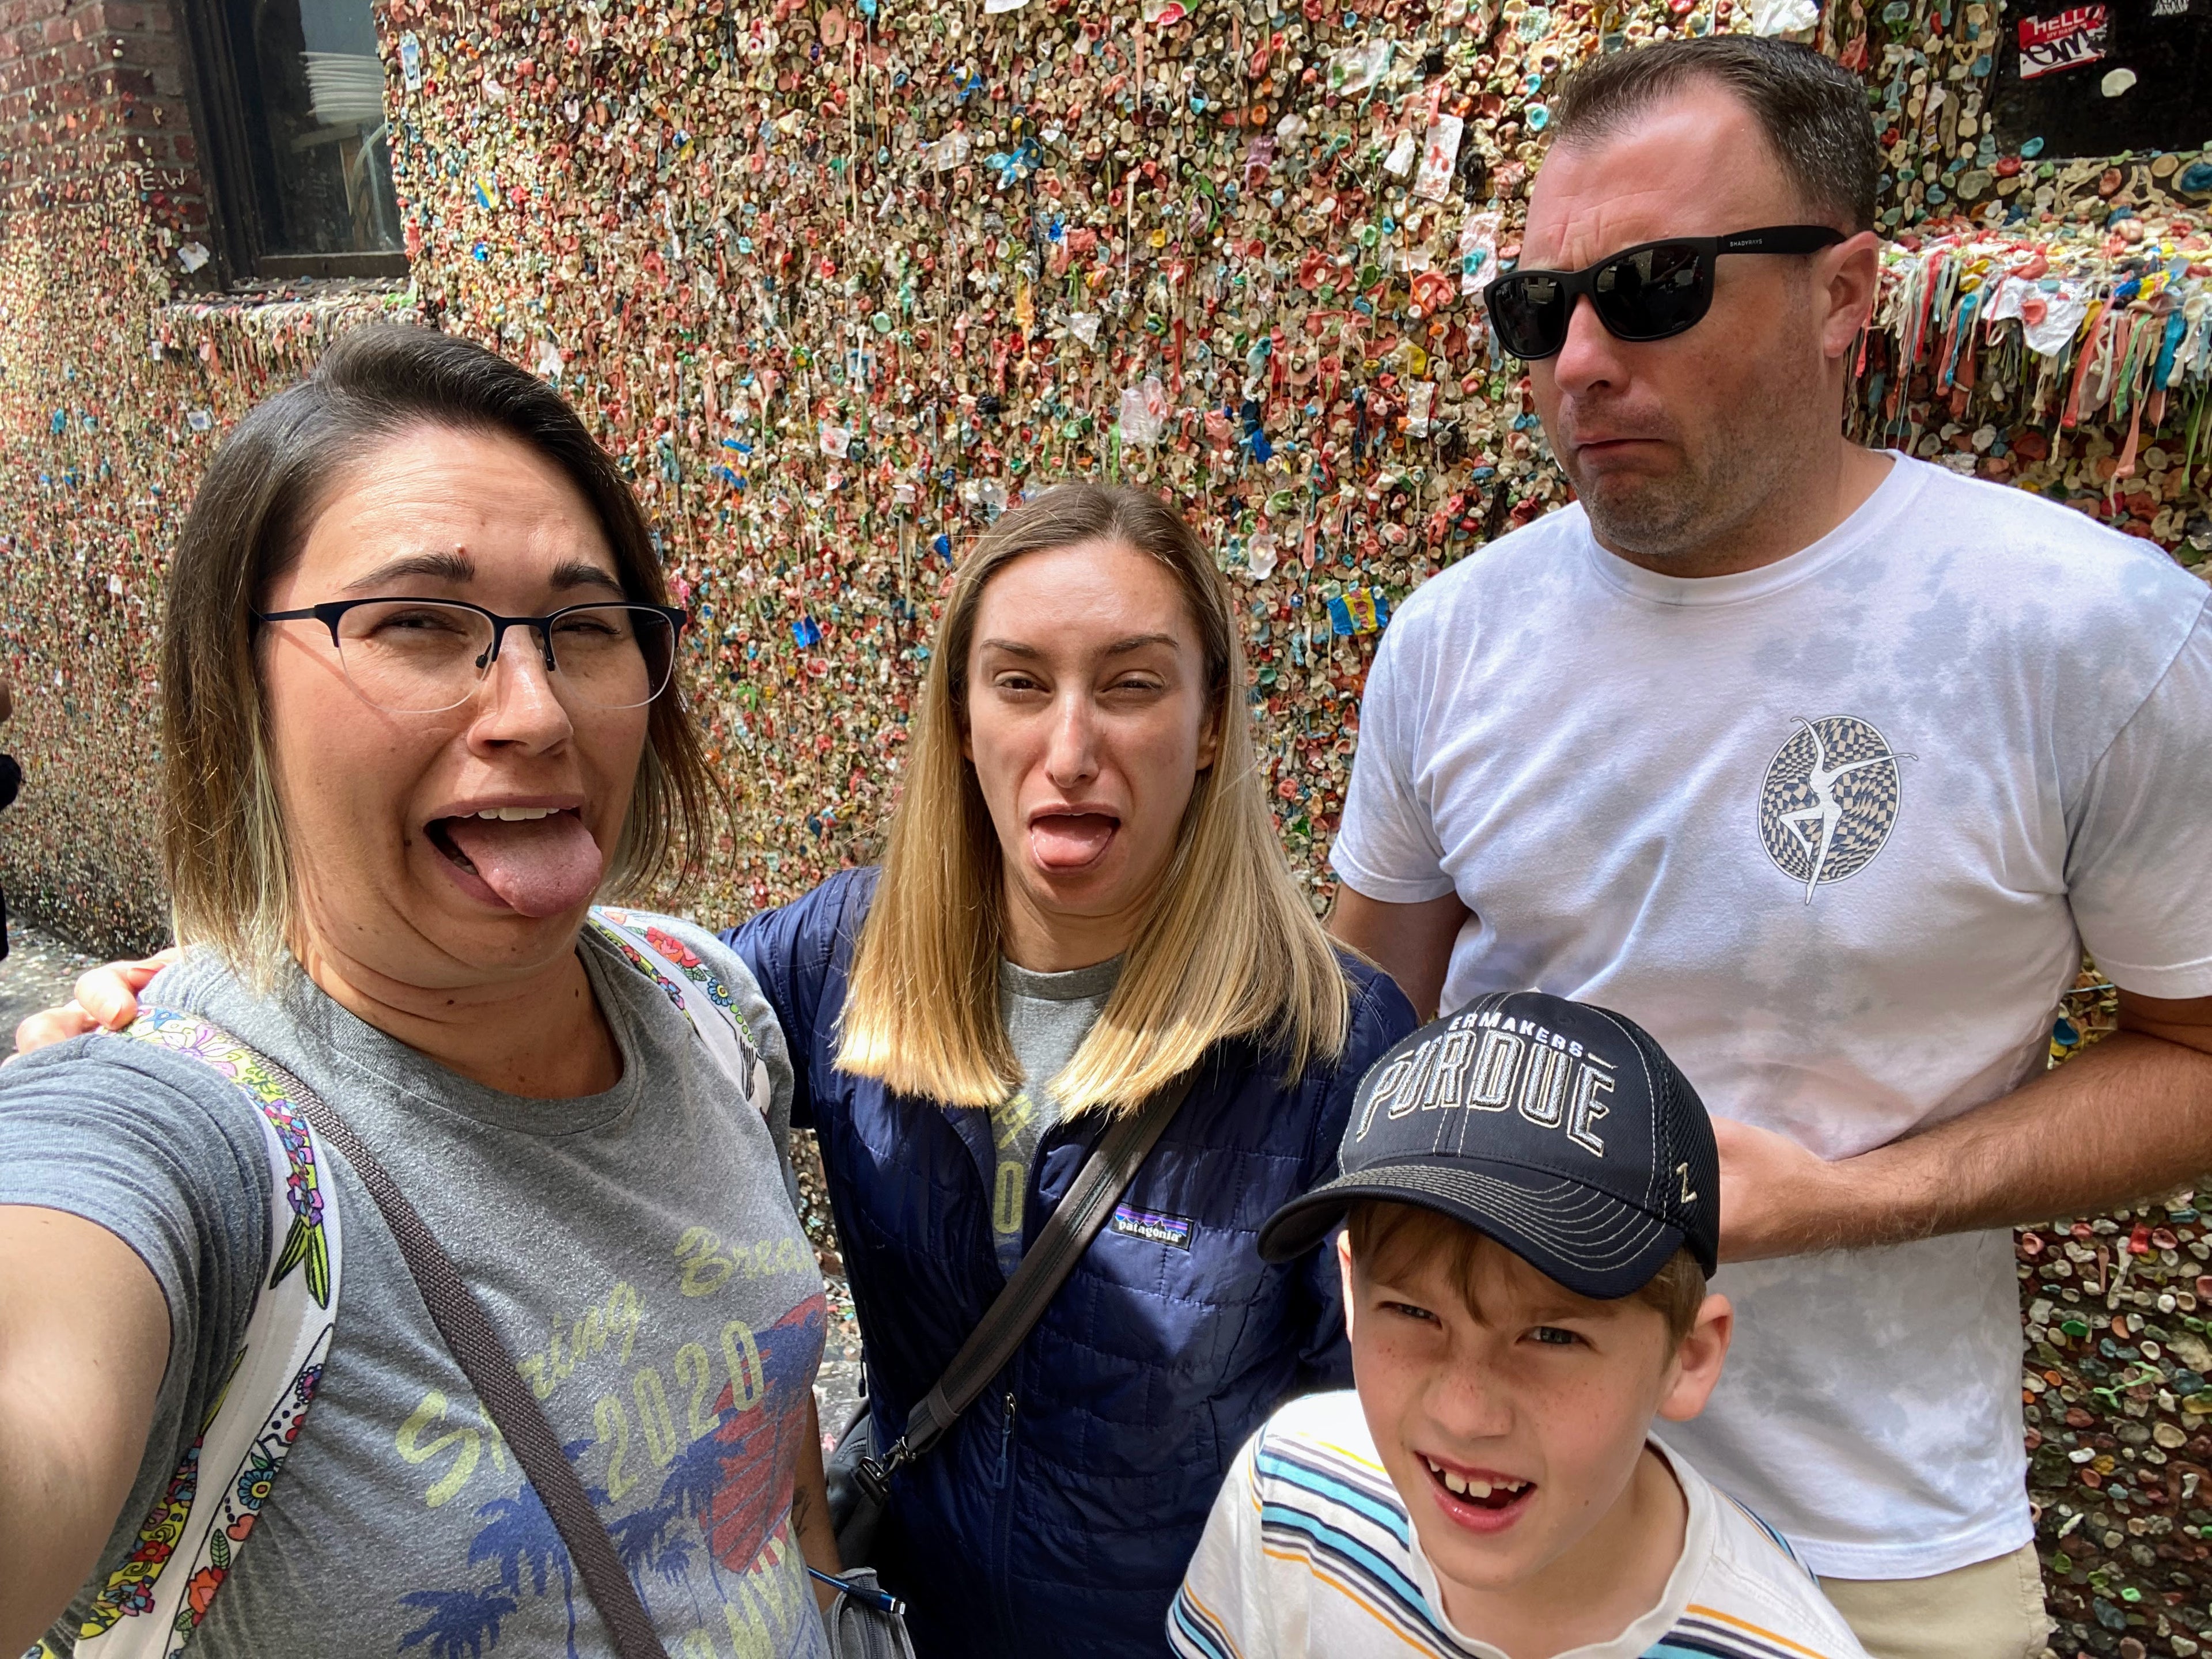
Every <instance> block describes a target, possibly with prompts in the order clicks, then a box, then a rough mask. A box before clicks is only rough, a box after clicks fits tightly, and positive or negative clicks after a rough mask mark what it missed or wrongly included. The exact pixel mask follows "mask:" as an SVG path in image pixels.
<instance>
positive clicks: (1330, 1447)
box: [1168, 1389, 1866, 1659]
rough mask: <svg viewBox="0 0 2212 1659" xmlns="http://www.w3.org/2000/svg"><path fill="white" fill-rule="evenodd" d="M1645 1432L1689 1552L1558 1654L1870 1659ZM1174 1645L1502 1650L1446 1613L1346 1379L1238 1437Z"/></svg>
mask: <svg viewBox="0 0 2212 1659" xmlns="http://www.w3.org/2000/svg"><path fill="white" fill-rule="evenodd" d="M1651 1446H1652V1449H1654V1450H1655V1451H1656V1452H1657V1453H1658V1454H1659V1455H1661V1456H1662V1457H1663V1458H1665V1459H1666V1460H1667V1464H1668V1468H1672V1469H1673V1470H1674V1479H1675V1480H1676V1482H1677V1483H1678V1484H1679V1485H1680V1486H1681V1488H1682V1496H1683V1497H1684V1498H1686V1500H1687V1501H1688V1504H1689V1510H1690V1513H1689V1522H1688V1525H1687V1526H1686V1528H1684V1532H1683V1538H1682V1559H1680V1561H1678V1562H1676V1563H1675V1564H1674V1571H1673V1572H1672V1573H1671V1574H1669V1575H1668V1579H1667V1588H1666V1590H1665V1592H1664V1593H1663V1594H1662V1595H1661V1596H1660V1598H1659V1601H1658V1605H1656V1607H1652V1608H1651V1609H1650V1611H1649V1612H1648V1613H1644V1614H1643V1616H1641V1617H1640V1618H1638V1620H1636V1621H1635V1622H1634V1623H1632V1624H1631V1625H1630V1626H1628V1628H1627V1629H1626V1630H1624V1631H1622V1632H1620V1634H1619V1635H1618V1636H1616V1637H1614V1638H1613V1639H1612V1640H1611V1641H1607V1642H1595V1643H1590V1644H1585V1645H1584V1646H1582V1647H1578V1648H1576V1649H1573V1650H1571V1651H1570V1652H1567V1653H1564V1654H1561V1655H1560V1656H1559V1659H1643V1656H1644V1655H1646V1654H1652V1653H1665V1654H1691V1653H1698V1654H1711V1655H1714V1656H1717V1659H1777V1656H1779V1655H1783V1654H1788V1655H1790V1656H1793V1659H1866V1650H1864V1649H1863V1648H1862V1647H1860V1645H1859V1644H1858V1642H1857V1639H1855V1638H1853V1637H1852V1635H1851V1632H1850V1626H1847V1625H1846V1624H1844V1619H1843V1615H1842V1614H1841V1613H1838V1612H1837V1611H1836V1610H1835V1608H1833V1607H1830V1606H1829V1605H1828V1602H1827V1599H1826V1597H1825V1596H1823V1595H1821V1594H1820V1585H1819V1584H1818V1583H1815V1582H1814V1578H1813V1576H1812V1574H1811V1573H1809V1572H1808V1571H1806V1570H1805V1568H1804V1567H1803V1566H1802V1565H1799V1563H1798V1561H1797V1559H1796V1557H1795V1556H1794V1555H1792V1554H1791V1553H1790V1546H1789V1545H1788V1544H1786V1543H1784V1541H1783V1540H1782V1538H1781V1536H1780V1535H1779V1534H1777V1533H1776V1532H1775V1531H1774V1530H1773V1529H1772V1528H1770V1527H1768V1526H1767V1525H1766V1524H1765V1522H1762V1521H1760V1520H1759V1517H1758V1516H1755V1515H1753V1513H1752V1512H1751V1511H1750V1510H1747V1509H1746V1508H1744V1507H1743V1505H1742V1504H1739V1503H1737V1502H1735V1499H1733V1498H1729V1497H1728V1496H1727V1495H1726V1494H1725V1493H1723V1492H1717V1491H1716V1490H1715V1489H1714V1488H1713V1487H1712V1486H1711V1485H1710V1484H1709V1483H1708V1482H1707V1481H1706V1480H1705V1478H1704V1477H1703V1476H1701V1475H1700V1474H1699V1473H1698V1472H1697V1471H1696V1470H1695V1469H1693V1468H1691V1467H1690V1466H1689V1463H1688V1462H1686V1460H1685V1459H1683V1458H1682V1457H1681V1456H1680V1455H1678V1454H1676V1453H1674V1452H1670V1451H1668V1449H1667V1448H1666V1447H1664V1446H1662V1445H1661V1444H1660V1443H1658V1442H1657V1441H1656V1440H1654V1441H1653V1442H1651ZM1168 1644H1169V1645H1170V1647H1171V1648H1173V1649H1174V1650H1175V1651H1176V1653H1178V1654H1181V1655H1182V1656H1184V1659H1307V1656H1311V1659H1359V1656H1361V1655H1363V1654H1374V1655H1376V1656H1377V1659H1381V1656H1385V1655H1387V1656H1389V1659H1406V1656H1407V1655H1408V1654H1409V1653H1411V1654H1431V1655H1435V1656H1437V1659H1504V1656H1503V1655H1501V1654H1500V1653H1499V1651H1498V1649H1496V1648H1494V1647H1492V1646H1491V1645H1489V1644H1487V1643H1486V1642H1484V1641H1482V1640H1481V1639H1480V1636H1479V1635H1469V1634H1468V1632H1464V1631H1462V1630H1459V1629H1457V1628H1455V1626H1453V1624H1452V1622H1451V1620H1449V1619H1448V1618H1447V1617H1445V1615H1444V1601H1443V1595H1442V1593H1441V1592H1440V1591H1439V1590H1438V1589H1437V1574H1436V1569H1435V1568H1434V1567H1432V1566H1431V1565H1429V1558H1428V1557H1427V1556H1426V1555H1425V1553H1422V1550H1421V1541H1420V1535H1419V1534H1418V1533H1416V1532H1415V1531H1414V1530H1413V1523H1412V1522H1411V1521H1409V1520H1408V1519H1407V1515H1406V1506H1405V1504H1404V1503H1403V1502H1402V1501H1401V1499H1400V1498H1399V1497H1398V1492H1397V1488H1396V1487H1395V1486H1392V1485H1391V1484H1390V1477H1389V1474H1387V1473H1385V1471H1384V1470H1383V1463H1382V1460H1381V1459H1379V1458H1377V1457H1376V1455H1375V1442H1374V1440H1373V1438H1372V1437H1370V1435H1369V1433H1368V1431H1367V1419H1366V1417H1365V1415H1364V1413H1362V1412H1361V1411H1360V1409H1359V1396H1358V1394H1356V1393H1354V1392H1353V1391H1352V1390H1351V1389H1344V1390H1342V1391H1341V1392H1340V1393H1335V1394H1316V1395H1307V1396H1306V1397H1305V1398H1304V1399H1303V1400H1298V1401H1292V1402H1291V1404H1290V1405H1287V1406H1285V1407H1283V1408H1282V1410H1280V1411H1279V1412H1277V1413H1275V1414H1274V1416H1273V1417H1272V1418H1270V1419H1267V1425H1266V1426H1265V1427H1263V1428H1261V1431H1259V1432H1258V1433H1257V1434H1255V1435H1254V1436H1253V1437H1251V1439H1249V1440H1248V1441H1247V1442H1245V1443H1244V1449H1243V1452H1241V1453H1240V1454H1238V1455H1237V1463H1236V1466H1235V1467H1234V1468H1231V1470H1230V1472H1229V1479H1228V1480H1227V1481H1226V1482H1225V1484H1224V1485H1223V1486H1222V1488H1221V1495H1220V1496H1219V1497H1218V1498H1216V1499H1214V1503H1213V1513H1212V1515H1210V1516H1207V1517H1206V1535H1205V1536H1204V1537H1203V1538H1201V1539H1200V1540H1199V1544H1198V1553H1196V1554H1194V1556H1192V1557H1191V1561H1190V1570H1189V1571H1188V1572H1187V1573H1186V1574H1185V1575H1184V1577H1183V1581H1182V1589H1181V1590H1180V1591H1179V1592H1177V1594H1176V1599H1175V1602H1174V1605H1173V1606H1172V1607H1170V1608H1169V1609H1168ZM1662 1644H1667V1645H1664V1646H1662Z"/></svg>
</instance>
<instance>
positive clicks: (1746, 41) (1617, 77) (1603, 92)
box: [1551, 34, 1881, 232]
mask: <svg viewBox="0 0 2212 1659" xmlns="http://www.w3.org/2000/svg"><path fill="white" fill-rule="evenodd" d="M1699 81H1711V82H1717V83H1718V84H1719V85H1721V86H1722V87H1723V88H1726V89H1727V90H1728V91H1729V92H1730V93H1733V94H1735V96H1736V97H1737V98H1738V99H1740V100H1742V102H1743V104H1744V106H1745V107H1746V108H1747V109H1749V110H1750V111H1751V112H1752V114H1753V117H1754V118H1757V120H1758V122H1759V128H1760V130H1761V131H1764V132H1765V135H1766V142H1767V143H1768V145H1769V146H1770V147H1771V149H1772V150H1773V151H1774V155H1775V159H1776V160H1777V161H1780V162H1781V164H1782V170H1783V172H1784V173H1785V174H1787V175H1788V177H1789V179H1790V183H1791V184H1792V185H1796V188H1797V190H1798V191H1799V193H1800V194H1801V195H1802V196H1803V197H1804V198H1805V203H1806V205H1807V207H1808V208H1809V209H1810V210H1812V212H1813V215H1814V219H1815V220H1816V221H1817V222H1822V223H1832V224H1834V225H1835V226H1836V228H1838V229H1839V230H1844V231H1847V232H1857V231H1862V230H1871V229H1873V228H1874V216H1875V180H1876V179H1878V178H1879V177H1880V175H1881V157H1880V155H1879V154H1878V152H1877V151H1876V149H1875V138H1874V117H1873V114H1872V113H1871V112H1870V111H1869V109H1868V107H1867V95H1866V87H1865V84H1864V83H1863V82H1861V81H1860V80H1859V78H1858V77H1857V76H1855V75H1853V74H1852V73H1851V72H1850V70H1847V69H1845V68H1844V67H1843V66H1842V65H1841V64H1838V63H1835V62H1833V61H1832V60H1831V59H1829V58H1823V57H1822V56H1821V55H1820V53H1819V52H1814V50H1813V49H1812V48H1811V47H1810V46H1796V45H1793V44H1792V43H1790V41H1787V40H1765V39H1763V38H1761V37H1760V36H1759V35H1755V34H1715V35H1708V36H1706V37H1705V39H1704V40H1662V41H1660V42H1658V43H1657V44H1656V45H1654V46H1641V47H1637V48H1634V49H1632V50H1630V51H1626V52H1607V53H1606V54H1605V55H1603V56H1602V57H1598V58H1591V59H1590V60H1589V62H1587V63H1585V64H1583V65H1582V66H1581V67H1580V68H1579V69H1577V70H1575V71H1574V72H1573V73H1572V74H1571V75H1570V76H1568V77H1567V79H1566V81H1565V83H1564V84H1563V85H1562V87H1561V88H1560V90H1559V96H1558V97H1557V98H1556V99H1555V100H1553V104H1552V121H1551V134H1552V143H1554V144H1588V143H1594V142H1595V141H1596V140H1599V139H1601V138H1609V137H1613V135H1615V134H1616V133H1619V132H1621V131H1626V129H1627V128H1628V127H1630V126H1631V125H1633V124H1634V122H1635V119H1636V118H1637V117H1638V116H1639V115H1641V114H1643V113H1644V112H1645V111H1647V110H1648V109H1650V107H1651V106H1653V105H1654V104H1656V103H1657V102H1659V101H1660V100H1662V99H1663V98H1667V97H1670V96H1672V95H1673V94H1675V93H1678V92H1680V91H1683V90H1684V89H1685V88H1688V87H1690V86H1692V85H1694V84H1695V83H1696V82H1699ZM1742 228H1744V229H1746V230H1749V229H1752V228H1754V227H1752V226H1749V225H1746V226H1744V227H1742Z"/></svg>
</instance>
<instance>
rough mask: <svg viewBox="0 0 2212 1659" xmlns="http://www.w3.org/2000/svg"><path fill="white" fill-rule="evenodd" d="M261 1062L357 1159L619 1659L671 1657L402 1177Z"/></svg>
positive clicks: (330, 1112) (277, 1069)
mask: <svg viewBox="0 0 2212 1659" xmlns="http://www.w3.org/2000/svg"><path fill="white" fill-rule="evenodd" d="M262 1059H263V1063H264V1064H265V1065H267V1066H268V1067H269V1070H270V1073H271V1074H273V1075H274V1076H275V1077H276V1079H278V1080H279V1081H280V1082H282V1083H283V1084H284V1085H285V1086H286V1088H287V1090H288V1091H289V1093H290V1095H291V1097H292V1099H293V1100H294V1101H295V1103H297V1104H298V1105H299V1107H300V1109H301V1111H303V1112H305V1113H306V1114H307V1121H308V1122H310V1123H312V1124H313V1125H314V1126H315V1129H316V1131H317V1133H319V1134H320V1135H321V1136H322V1137H323V1139H325V1140H327V1141H329V1142H330V1144H331V1146H335V1147H336V1148H337V1150H338V1151H339V1152H341V1153H342V1154H343V1155H344V1158H345V1161H346V1162H347V1163H349V1164H352V1165H353V1169H354V1173H355V1174H356V1175H357V1176H360V1177H361V1182H362V1185H363V1186H364V1187H366V1188H368V1193H369V1196H370V1197H371V1198H374V1200H376V1207H377V1209H378V1211H379V1212H380V1213H381V1214H382V1215H383V1217H384V1225H386V1226H387V1227H389V1228H390V1229H391V1230H392V1237H394V1238H395V1239H397V1240H398V1243H399V1253H400V1255H403V1256H404V1257H405V1258H406V1261H407V1271H408V1273H410V1274H411V1275H413V1277H414V1279H415V1288H416V1290H418V1291H421V1292H422V1301H423V1304H424V1305H425V1306H427V1307H428V1309H429V1310H430V1318H431V1321H432V1322H434V1323H435V1325H436V1326H437V1328H438V1334H439V1335H440V1336H441V1337H443V1338H445V1340H446V1346H447V1348H449V1349H451V1350H452V1351H453V1358H454V1359H455V1360H457V1361H459V1364H460V1367H461V1371H462V1374H463V1375H464V1376H466V1377H467V1378H468V1379H469V1386H470V1387H471V1388H472V1389H475V1390H476V1393H477V1400H478V1401H480V1402H481V1403H482V1404H483V1408H484V1410H485V1411H486V1412H488V1413H489V1414H490V1416H491V1420H492V1423H493V1425H494V1426H495V1427H496V1428H497V1429H498V1430H499V1431H500V1434H501V1437H503V1438H504V1439H505V1440H506V1441H507V1449H508V1450H510V1451H512V1452H513V1454H514V1460H515V1462H518V1463H520V1464H521V1465H522V1472H523V1474H525V1475H526V1476H527V1477H528V1478H529V1480H530V1484H531V1486H532V1487H534V1488H535V1489H536V1490H537V1492H538V1499H539V1501H540V1502H542V1503H543V1504H544V1505H545V1512H546V1513H547V1514H548V1515H549V1516H551V1517H552V1519H553V1525H554V1528H555V1529H556V1531H557V1532H559V1533H560V1534H561V1541H562V1543H563V1544H564V1545H566V1546H567V1547H568V1559H570V1560H571V1561H573V1562H574V1563H575V1565H576V1575H577V1577H580V1578H581V1579H582V1580H583V1581H584V1589H585V1593H586V1594H587V1595H590V1597H591V1598H592V1606H593V1607H596V1608H598V1609H599V1618H600V1620H602V1621H603V1622H604V1623H605V1626H606V1627H607V1632H608V1634H609V1636H611V1638H613V1641H614V1647H615V1652H616V1653H617V1655H618V1656H620V1659H668V1650H666V1649H665V1648H664V1647H662V1646H661V1644H660V1638H659V1634H658V1633H657V1632H655V1631H654V1630H653V1620H652V1617H651V1615H649V1614H648V1613H647V1612H646V1610H645V1604H644V1603H643V1602H642V1601H639V1600H638V1595H637V1586H636V1585H635V1584H633V1583H630V1577H629V1572H628V1571H626V1570H625V1569H624V1568H623V1564H622V1558H621V1557H620V1556H619V1555H617V1553H615V1541H614V1540H613V1539H612V1538H611V1536H609V1535H608V1533H607V1523H606V1522H605V1520H603V1519H602V1518H601V1517H600V1516H599V1510H597V1509H595V1508H594V1507H592V1500H591V1498H589V1497H588V1496H587V1495H586V1493H585V1491H584V1483H583V1482H582V1481H581V1480H578V1479H577V1478H576V1471H575V1470H574V1469H573V1468H570V1467H569V1464H568V1458H567V1456H566V1455H563V1453H562V1450H561V1440H560V1437H559V1436H557V1435H556V1434H555V1433H554V1432H553V1425H551V1424H550V1423H548V1422H547V1421H546V1420H545V1413H544V1412H543V1411H542V1410H540V1409H539V1407H538V1401H537V1399H536V1397H535V1396H533V1395H532V1394H531V1392H530V1389H529V1388H528V1386H527V1385H526V1383H524V1382H523V1380H522V1376H521V1373H520V1372H519V1371H517V1370H515V1367H514V1356H513V1354H511V1353H509V1352H507V1345H506V1344H505V1343H503V1342H501V1340H499V1334H498V1333H497V1332H496V1331H495V1330H494V1329H493V1328H492V1324H491V1320H490V1318H489V1316H487V1315H486V1314H485V1312H484V1310H483V1304H482V1303H481V1302H479V1301H477V1297H476V1292H475V1291H471V1290H470V1289H469V1287H468V1282H467V1281H466V1280H465V1279H463V1278H462V1277H461V1275H460V1272H459V1269H458V1268H456V1267H454V1266H453V1259H452V1258H451V1257H450V1256H448V1255H447V1254H446V1252H445V1249H444V1248H443V1247H442V1246H441V1245H440V1244H439V1243H438V1240H437V1238H436V1237H435V1235H434V1234H433V1233H432V1232H431V1231H430V1229H429V1227H428V1225H427V1224H425V1223H424V1221H423V1219H422V1217H421V1216H420V1215H418V1214H416V1210H415V1206H413V1205H412V1204H410V1203H409V1202H408V1201H407V1195H406V1194H404V1193H403V1192H401V1191H400V1190H399V1186H398V1182H395V1181H393V1180H392V1176H390V1175H389V1174H388V1173H387V1172H386V1170H385V1167H384V1165H383V1164H380V1163H379V1162H377V1158H376V1154H375V1153H374V1152H370V1151H369V1150H368V1147H367V1146H364V1145H363V1144H362V1139H361V1137H360V1136H358V1135H356V1133H354V1132H353V1127H352V1126H351V1125H350V1124H349V1123H348V1122H347V1121H345V1119H343V1117H341V1116H339V1115H338V1114H337V1109H335V1108H334V1107H332V1106H331V1103H329V1102H328V1101H326V1100H325V1099H323V1097H321V1096H319V1095H318V1094H317V1093H316V1092H315V1091H313V1090H312V1089H310V1088H308V1087H307V1085H305V1084H303V1083H301V1081H300V1079H298V1078H296V1077H295V1076H293V1075H292V1073H289V1072H288V1071H286V1070H285V1069H284V1068H283V1066H278V1065H276V1063H275V1062H274V1061H272V1060H269V1058H268V1057H267V1056H266V1055H265V1054H264V1056H263V1057H262Z"/></svg>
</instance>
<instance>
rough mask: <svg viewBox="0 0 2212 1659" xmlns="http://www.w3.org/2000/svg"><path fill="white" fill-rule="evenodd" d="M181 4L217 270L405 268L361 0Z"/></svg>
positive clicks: (365, 3)
mask: <svg viewBox="0 0 2212 1659" xmlns="http://www.w3.org/2000/svg"><path fill="white" fill-rule="evenodd" d="M191 11H192V21H193V30H192V33H193V36H194V40H193V57H194V60H195V67H196V69H197V75H198V81H199V91H200V104H201V113H202V115H203V117H204V124H205V126H206V129H207V131H206V137H207V141H208V145H207V148H208V152H209V156H208V159H209V161H210V173H212V174H213V177H212V179H210V183H211V185H213V187H214V191H215V195H216V209H217V213H216V218H217V221H218V225H217V232H218V235H219V236H220V238H221V240H222V242H223V244H224V246H223V248H222V252H223V255H224V257H225V258H226V260H227V262H228V266H229V272H230V274H231V275H232V276H386V275H389V276H400V275H404V274H405V271H406V269H407V264H406V258H405V256H404V253H403V252H402V247H403V243H402V240H401V234H400V224H399V205H398V199H397V197H395V196H394V195H393V192H392V150H391V144H390V142H389V135H388V133H387V131H386V124H385V112H384V69H383V65H382V64H381V63H380V61H379V60H378V58H377V55H376V27H375V21H374V18H373V16H372V15H371V13H370V9H369V0H191Z"/></svg>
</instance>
